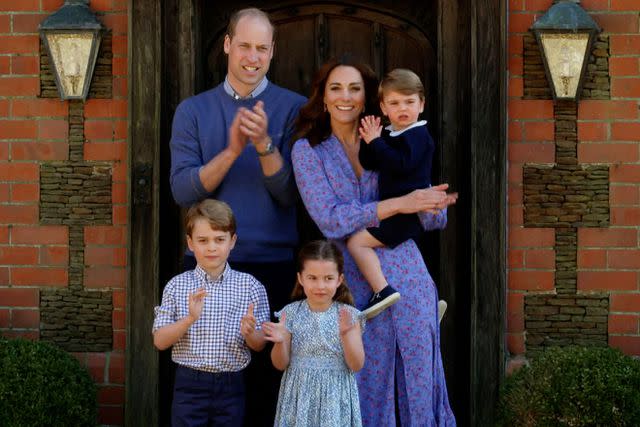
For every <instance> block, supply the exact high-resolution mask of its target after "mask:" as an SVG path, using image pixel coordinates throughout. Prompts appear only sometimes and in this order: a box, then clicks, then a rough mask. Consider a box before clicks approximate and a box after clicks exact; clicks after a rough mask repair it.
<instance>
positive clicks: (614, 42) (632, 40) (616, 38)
mask: <svg viewBox="0 0 640 427" xmlns="http://www.w3.org/2000/svg"><path fill="white" fill-rule="evenodd" d="M609 43H610V47H609V49H610V51H611V55H640V35H637V34H625V35H616V34H612V35H611V36H609Z"/></svg>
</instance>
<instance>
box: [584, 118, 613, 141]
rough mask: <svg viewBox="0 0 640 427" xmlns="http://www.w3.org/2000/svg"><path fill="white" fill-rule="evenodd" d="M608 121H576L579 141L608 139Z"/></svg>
mask: <svg viewBox="0 0 640 427" xmlns="http://www.w3.org/2000/svg"><path fill="white" fill-rule="evenodd" d="M608 129H609V124H608V123H602V122H578V140H579V141H606V140H607V139H608V136H607V134H608Z"/></svg>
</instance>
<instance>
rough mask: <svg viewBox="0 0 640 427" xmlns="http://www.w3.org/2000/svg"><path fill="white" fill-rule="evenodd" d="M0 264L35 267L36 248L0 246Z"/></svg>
mask: <svg viewBox="0 0 640 427" xmlns="http://www.w3.org/2000/svg"><path fill="white" fill-rule="evenodd" d="M0 264H3V265H11V264H14V265H36V264H38V248H36V247H33V246H30V247H29V246H0Z"/></svg>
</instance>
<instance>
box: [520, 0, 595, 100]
mask: <svg viewBox="0 0 640 427" xmlns="http://www.w3.org/2000/svg"><path fill="white" fill-rule="evenodd" d="M577 3H580V2H579V1H575V0H560V1H556V2H555V4H554V5H553V6H551V8H550V9H549V10H548V11H547V13H545V14H544V15H543V16H542V17H541V18H540V19H538V20H537V21H536V22H535V23H534V24H533V26H532V27H531V29H532V30H533V32H534V33H535V36H536V39H537V41H538V46H539V47H540V53H541V54H542V60H543V62H544V68H545V71H546V73H547V80H548V81H549V82H550V84H551V88H552V91H553V97H554V99H567V100H577V99H578V97H579V96H580V92H581V90H582V82H583V80H584V76H585V71H586V69H587V59H588V58H589V54H590V52H591V45H592V44H593V40H594V39H595V37H596V35H597V34H598V33H599V32H600V31H601V30H600V27H598V24H596V23H595V22H594V20H593V19H591V17H590V16H589V14H587V12H585V10H584V9H582V8H581V7H580V6H579V5H578V4H577Z"/></svg>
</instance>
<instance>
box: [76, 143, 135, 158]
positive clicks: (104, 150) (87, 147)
mask: <svg viewBox="0 0 640 427" xmlns="http://www.w3.org/2000/svg"><path fill="white" fill-rule="evenodd" d="M126 158H127V146H126V144H124V143H114V142H91V143H86V144H84V159H85V160H124V159H126Z"/></svg>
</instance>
